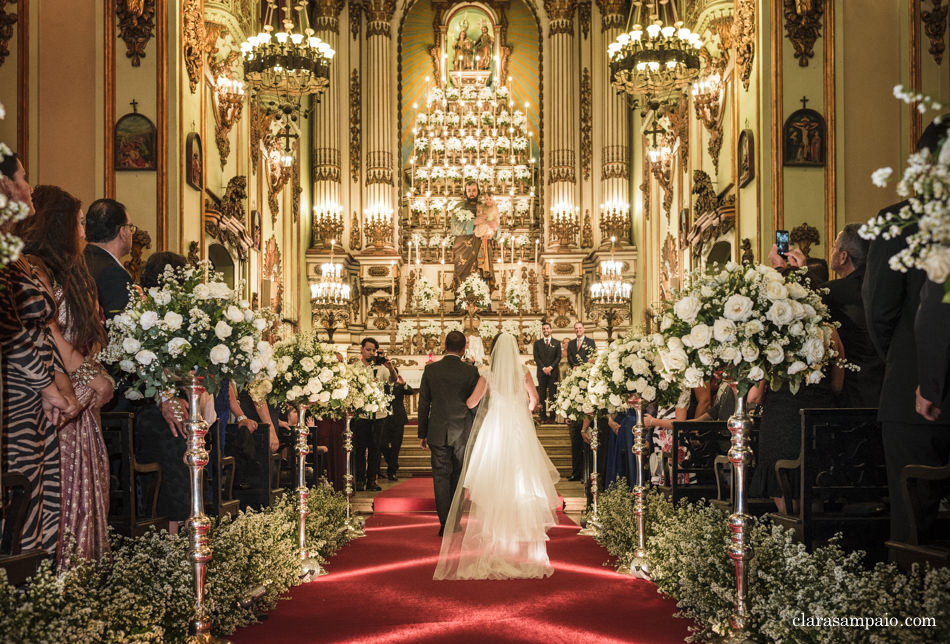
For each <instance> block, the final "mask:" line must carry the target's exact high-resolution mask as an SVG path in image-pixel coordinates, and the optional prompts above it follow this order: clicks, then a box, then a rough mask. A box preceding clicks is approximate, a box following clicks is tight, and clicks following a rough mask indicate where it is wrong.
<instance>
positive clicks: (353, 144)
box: [350, 68, 362, 183]
mask: <svg viewBox="0 0 950 644" xmlns="http://www.w3.org/2000/svg"><path fill="white" fill-rule="evenodd" d="M360 87H361V86H360V70H359V69H356V68H354V69H353V73H352V74H351V75H350V177H351V178H352V179H353V183H359V181H360V169H361V168H360V159H362V143H361V141H360V114H361V113H360V105H361V103H360V100H361V99H360Z"/></svg>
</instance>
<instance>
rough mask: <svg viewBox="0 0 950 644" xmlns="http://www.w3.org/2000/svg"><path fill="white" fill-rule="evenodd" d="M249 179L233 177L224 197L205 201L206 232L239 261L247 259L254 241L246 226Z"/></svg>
mask: <svg viewBox="0 0 950 644" xmlns="http://www.w3.org/2000/svg"><path fill="white" fill-rule="evenodd" d="M246 200H247V177H244V176H240V175H239V176H236V177H231V180H230V181H228V187H227V190H225V192H224V196H223V197H221V200H220V201H218V200H217V198H213V199H208V200H206V201H205V212H204V227H205V232H206V233H207V234H208V235H210V236H211V237H213V238H214V239H217V240H218V241H219V242H221V243H222V244H223V245H225V246H226V247H228V248H230V249H231V250H233V251H234V253H235V254H236V255H237V256H238V259H240V260H241V261H244V260H246V259H247V256H248V251H249V250H250V249H251V245H252V243H253V242H252V240H251V237H250V236H249V235H248V234H247V229H246V228H245V226H244V222H245V220H246V213H245V201H246Z"/></svg>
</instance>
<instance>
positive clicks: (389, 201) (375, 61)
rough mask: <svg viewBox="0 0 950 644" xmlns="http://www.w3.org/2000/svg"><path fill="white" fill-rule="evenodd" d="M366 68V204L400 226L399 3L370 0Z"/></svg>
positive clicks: (368, 3)
mask: <svg viewBox="0 0 950 644" xmlns="http://www.w3.org/2000/svg"><path fill="white" fill-rule="evenodd" d="M363 9H364V11H366V65H365V66H364V67H363V69H364V70H365V71H364V74H365V82H364V84H363V87H364V88H366V92H367V96H366V103H365V106H366V119H365V121H364V123H365V125H364V128H363V137H364V138H363V140H364V141H365V142H366V143H365V146H366V173H365V175H364V176H365V181H364V182H365V186H366V191H365V201H364V203H365V204H366V206H367V208H368V210H369V212H371V213H372V212H382V213H392V225H393V228H394V229H395V223H396V201H395V184H394V174H395V167H394V165H393V164H394V154H393V142H394V136H393V113H394V112H395V106H394V105H393V101H394V87H393V77H392V68H393V62H392V50H393V48H392V29H391V23H392V19H393V13H394V12H395V10H396V1H395V0H367V1H366V2H364V3H363ZM394 233H395V230H394Z"/></svg>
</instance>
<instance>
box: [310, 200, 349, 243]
mask: <svg viewBox="0 0 950 644" xmlns="http://www.w3.org/2000/svg"><path fill="white" fill-rule="evenodd" d="M312 233H313V242H312V244H311V248H330V247H331V245H333V246H335V245H336V244H340V245H341V246H342V243H343V242H342V235H343V207H342V206H339V205H326V206H323V207H320V206H314V207H313V226H312Z"/></svg>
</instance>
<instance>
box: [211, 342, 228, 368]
mask: <svg viewBox="0 0 950 644" xmlns="http://www.w3.org/2000/svg"><path fill="white" fill-rule="evenodd" d="M208 357H209V358H211V362H212V363H213V364H224V363H225V362H227V361H228V360H230V359H231V350H230V349H228V347H227V346H226V345H224V344H216V345H215V346H214V347H212V348H211V352H210V353H208Z"/></svg>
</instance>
